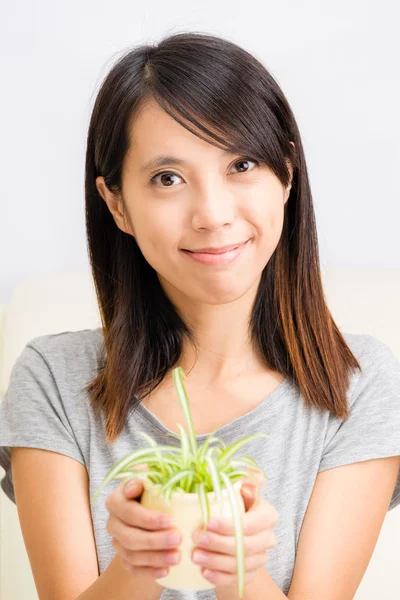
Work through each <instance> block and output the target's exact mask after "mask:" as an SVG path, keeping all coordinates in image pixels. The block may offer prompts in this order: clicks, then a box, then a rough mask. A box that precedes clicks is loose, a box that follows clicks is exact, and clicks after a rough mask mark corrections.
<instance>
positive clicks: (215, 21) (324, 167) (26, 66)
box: [0, 0, 400, 304]
mask: <svg viewBox="0 0 400 600" xmlns="http://www.w3.org/2000/svg"><path fill="white" fill-rule="evenodd" d="M1 12H2V28H1V29H2V32H1V36H0V37H1V41H0V44H1V46H0V56H1V57H2V65H1V78H0V86H1V89H0V92H1V93H0V119H1V123H0V126H1V136H0V140H1V141H0V165H1V196H0V198H1V200H0V203H1V212H0V215H1V218H0V256H1V259H0V265H1V266H0V303H3V304H4V303H7V302H8V301H9V298H10V296H11V292H12V290H13V288H14V286H15V284H16V283H17V282H18V281H19V280H21V279H23V278H25V277H26V276H30V275H33V274H37V273H42V272H46V271H52V270H63V269H68V270H70V269H75V268H86V267H89V262H88V258H87V253H86V239H85V228H84V191H83V182H84V157H85V138H86V133H87V126H88V121H89V116H90V111H91V107H92V104H93V102H94V97H95V94H96V91H97V89H98V86H99V85H100V83H101V81H102V79H103V77H104V76H105V74H106V73H107V72H108V70H109V65H110V64H111V62H112V61H113V60H114V59H115V57H116V56H117V55H118V54H119V53H120V52H123V51H125V50H126V49H128V48H129V47H131V46H134V45H137V44H139V43H144V42H156V41H158V39H160V38H161V37H163V36H164V35H166V34H168V33H173V32H178V31H189V30H197V31H202V32H210V33H214V34H217V35H221V36H223V37H227V38H229V39H231V40H232V41H234V42H237V43H239V44H241V45H242V46H244V47H245V48H246V49H248V50H249V51H251V52H252V53H253V54H255V55H256V56H257V58H259V59H261V61H262V62H263V63H264V64H265V66H266V67H267V68H268V69H270V71H271V72H272V74H273V75H274V77H276V78H277V80H278V82H279V83H280V85H281V86H282V88H283V91H284V93H285V94H286V97H287V98H288V100H289V103H290V104H291V106H292V109H293V111H294V113H295V116H296V118H297V121H298V125H299V127H300V131H301V133H302V139H303V143H304V147H305V152H306V158H307V161H308V168H309V174H310V177H311V186H312V191H313V197H314V202H315V210H316V218H317V226H318V230H319V239H320V252H321V262H322V265H323V266H333V267H343V266H348V267H363V266H365V267H378V268H382V269H383V268H391V267H392V268H393V267H400V241H399V238H400V236H399V234H398V228H399V224H400V197H399V185H398V173H399V166H398V165H399V163H400V152H399V133H400V124H399V121H400V119H399V109H398V107H399V106H400V98H399V96H400V93H399V92H400V89H399V88H400V85H399V66H398V56H399V54H400V48H399V46H400V43H399V35H398V30H399V16H400V9H399V3H398V2H397V1H396V0H383V1H380V2H375V3H370V2H365V0H364V1H363V0H352V1H349V0H336V1H335V2H330V3H328V2H318V1H317V0H308V1H300V0H293V1H292V2H289V1H287V0H274V1H273V2H272V1H268V0H259V1H255V2H248V3H243V2H236V3H235V2H228V1H227V0H219V1H218V2H216V1H215V0H213V1H212V2H211V1H209V0H202V1H201V2H200V1H198V2H187V1H183V0H182V1H178V0H169V1H168V2H160V1H156V0H153V2H146V3H144V4H143V5H141V4H139V3H137V2H134V0H129V1H125V0H119V1H118V0H113V1H112V2H111V1H108V2H101V1H99V0H85V1H84V2H82V1H81V0H80V1H78V0H68V1H67V0H64V2H61V1H57V2H54V1H53V0H35V2H31V1H30V0H23V1H17V0H16V1H14V2H8V3H4V4H3V6H2V11H1Z"/></svg>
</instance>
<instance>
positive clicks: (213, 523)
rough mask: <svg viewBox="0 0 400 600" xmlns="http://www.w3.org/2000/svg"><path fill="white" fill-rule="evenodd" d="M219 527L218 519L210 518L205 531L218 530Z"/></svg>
mask: <svg viewBox="0 0 400 600" xmlns="http://www.w3.org/2000/svg"><path fill="white" fill-rule="evenodd" d="M218 527H219V521H218V519H216V518H215V517H211V518H210V520H209V521H208V523H207V529H208V528H210V529H218Z"/></svg>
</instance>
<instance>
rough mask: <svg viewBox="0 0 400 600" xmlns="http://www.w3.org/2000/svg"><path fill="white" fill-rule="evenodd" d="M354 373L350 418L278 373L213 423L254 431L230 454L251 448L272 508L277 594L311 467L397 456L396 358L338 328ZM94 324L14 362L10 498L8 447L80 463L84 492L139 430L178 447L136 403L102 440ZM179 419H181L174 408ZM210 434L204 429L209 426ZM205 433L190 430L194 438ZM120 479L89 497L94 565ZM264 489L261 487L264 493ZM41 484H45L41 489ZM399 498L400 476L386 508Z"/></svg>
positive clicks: (285, 580) (2, 410)
mask: <svg viewBox="0 0 400 600" xmlns="http://www.w3.org/2000/svg"><path fill="white" fill-rule="evenodd" d="M343 336H344V337H345V339H346V342H347V343H348V345H349V347H350V349H351V350H352V352H353V353H354V355H355V356H356V358H357V359H358V360H359V362H360V364H361V367H362V369H363V372H362V373H360V372H359V371H355V372H353V374H352V375H351V379H350V386H349V388H348V400H349V403H350V417H349V419H348V420H347V421H343V420H342V419H337V418H336V417H333V416H332V415H331V414H330V413H329V411H320V410H317V409H315V408H312V409H310V408H307V407H306V405H305V402H304V400H303V398H302V396H301V394H300V393H299V389H298V388H297V386H295V385H293V384H292V383H290V382H289V380H288V379H285V380H284V381H283V382H282V383H281V384H280V385H279V387H278V388H276V389H275V390H274V391H273V392H272V393H271V394H270V395H269V396H267V397H266V398H265V399H264V400H263V401H262V402H261V403H260V404H259V405H258V406H256V407H255V408H254V409H252V410H250V411H249V412H248V413H246V414H245V415H242V416H240V417H238V418H236V419H234V420H233V421H231V422H229V423H226V424H225V425H224V426H222V427H220V428H219V429H217V430H216V432H215V434H216V435H217V436H218V437H221V438H222V439H223V440H224V442H225V443H226V444H228V445H230V444H232V443H233V442H234V441H235V440H236V439H238V438H242V437H244V436H246V435H249V434H252V433H255V432H259V431H262V432H265V433H267V434H268V435H270V437H269V438H258V439H256V440H253V441H252V442H250V443H248V444H247V445H245V446H244V447H243V448H242V449H241V450H240V451H239V452H238V453H237V455H236V456H237V457H240V456H243V455H250V456H252V457H253V458H254V459H255V460H256V461H257V463H258V465H259V467H260V468H261V469H262V470H263V471H264V473H265V474H266V476H267V484H266V485H264V486H263V490H264V492H263V496H264V498H265V499H266V500H268V501H269V502H270V503H271V504H272V505H273V506H274V507H275V508H276V510H277V511H278V514H279V522H278V524H277V525H276V526H275V528H274V533H275V535H276V545H275V546H274V548H272V549H270V550H268V561H267V563H266V566H265V568H266V570H267V571H268V573H269V575H270V576H271V577H272V579H273V580H274V581H275V583H276V584H277V585H278V586H279V588H280V589H281V590H282V591H283V592H284V593H285V594H286V593H287V592H288V590H289V588H290V584H291V580H292V574H293V568H294V563H295V558H296V551H297V545H298V539H299V533H300V529H301V526H302V523H303V518H304V515H305V512H306V509H307V505H308V502H309V499H310V496H311V493H312V490H313V485H314V482H315V478H316V475H317V473H318V472H320V471H324V470H325V469H331V468H333V467H337V466H339V465H345V464H350V463H355V462H358V461H363V460H368V459H373V458H383V457H387V456H394V455H397V456H399V455H400V362H399V361H398V360H397V358H396V357H395V355H394V354H393V352H392V350H391V349H390V348H389V346H387V345H386V344H385V343H383V342H382V341H380V340H379V339H377V338H376V337H374V336H372V335H368V334H349V333H343ZM102 344H103V334H102V329H101V328H98V329H94V330H91V329H85V330H82V331H76V332H71V331H66V332H63V333H58V334H50V335H44V336H40V337H36V338H34V339H33V340H31V341H30V342H29V343H27V344H26V346H25V348H24V349H23V351H22V353H21V354H20V355H19V357H18V359H17V360H16V362H15V363H14V366H13V368H12V371H11V375H10V381H9V386H8V389H7V390H6V393H5V395H4V398H3V400H2V402H1V403H0V465H1V466H2V467H3V468H4V469H5V471H6V474H5V477H3V479H2V480H1V487H2V489H3V491H4V492H5V493H6V494H7V496H8V497H9V498H10V499H11V500H12V501H13V502H15V496H14V490H13V483H12V477H11V467H10V449H9V447H10V446H26V447H32V448H43V449H46V450H52V451H55V452H60V453H62V454H65V455H67V456H70V457H72V458H74V459H75V460H77V461H79V462H80V463H82V464H83V465H84V466H85V467H86V469H87V471H88V475H89V480H90V493H91V495H92V494H94V492H95V491H96V490H97V489H98V487H99V486H100V484H101V483H102V481H103V479H104V478H105V476H106V474H107V472H108V471H109V470H110V468H111V467H112V465H113V464H114V463H115V462H116V461H118V460H119V459H121V458H122V457H123V456H126V455H127V454H129V453H130V452H132V451H134V450H136V449H138V448H142V447H143V438H142V437H141V436H140V435H138V431H144V432H146V433H147V434H149V435H151V436H152V437H153V438H154V440H155V441H156V442H157V443H160V444H171V445H174V444H175V445H179V442H178V440H176V439H173V438H172V437H170V436H167V435H166V433H172V432H171V430H169V429H167V428H166V427H165V426H164V425H163V424H162V423H161V422H160V421H159V420H158V419H157V418H156V417H155V415H153V413H151V412H150V411H149V410H148V409H147V408H146V407H145V406H144V405H143V404H139V406H138V408H137V409H136V410H135V411H131V413H130V415H129V418H128V421H127V423H126V425H125V427H124V430H123V432H122V434H121V435H120V437H119V438H118V439H117V441H116V442H115V444H114V447H110V446H109V445H108V444H107V443H106V438H105V435H104V432H103V431H104V430H103V426H104V418H103V416H101V419H95V417H94V412H93V409H92V408H91V407H90V403H89V400H88V396H87V394H86V393H85V392H84V391H83V387H84V386H85V384H86V383H88V382H89V380H91V379H92V378H93V377H94V375H95V373H96V370H97V368H98V364H99V357H100V355H99V351H100V347H101V345H102ZM181 423H182V425H183V426H185V421H184V418H183V416H182V420H181ZM210 433H211V432H210ZM206 437H207V434H203V435H198V436H197V441H198V442H199V444H202V443H203V442H204V441H205V439H206ZM118 485H120V481H119V480H114V481H113V482H111V483H110V484H109V485H108V486H107V487H106V488H105V489H104V490H103V492H102V494H101V495H100V496H99V498H98V500H97V502H96V503H94V504H93V505H92V519H93V525H94V532H95V540H96V548H97V556H98V564H99V569H100V573H102V572H103V571H104V570H105V569H106V567H107V566H108V564H109V563H110V561H111V560H112V558H113V557H114V555H115V551H114V549H113V547H112V545H111V542H112V537H111V536H110V535H109V534H108V532H107V531H106V523H107V519H108V516H109V513H108V511H107V509H106V508H105V505H104V503H105V500H106V498H107V496H108V495H109V494H110V493H111V491H112V490H113V489H115V487H117V486H118ZM266 490H267V491H266ZM43 491H45V490H43ZM398 504H400V474H399V476H398V479H397V483H396V488H395V490H394V493H393V497H392V499H391V502H390V506H389V510H391V509H393V508H394V507H395V506H397V505H398ZM192 597H193V598H194V597H195V598H196V599H201V600H214V599H215V598H216V595H215V592H214V590H213V589H212V590H202V591H197V592H196V594H195V595H193V596H192V595H191V594H186V593H185V592H181V591H177V590H168V589H167V588H165V589H164V591H163V593H162V596H161V598H162V600H183V599H186V598H192Z"/></svg>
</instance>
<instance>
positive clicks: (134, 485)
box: [124, 477, 144, 498]
mask: <svg viewBox="0 0 400 600" xmlns="http://www.w3.org/2000/svg"><path fill="white" fill-rule="evenodd" d="M143 489H144V486H143V481H142V480H141V479H138V478H137V477H135V478H134V479H130V480H129V481H128V482H127V483H126V484H125V486H124V493H125V496H126V497H127V498H137V497H138V496H141V495H142V493H143Z"/></svg>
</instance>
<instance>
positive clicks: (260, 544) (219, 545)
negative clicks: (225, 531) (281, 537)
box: [195, 529, 276, 556]
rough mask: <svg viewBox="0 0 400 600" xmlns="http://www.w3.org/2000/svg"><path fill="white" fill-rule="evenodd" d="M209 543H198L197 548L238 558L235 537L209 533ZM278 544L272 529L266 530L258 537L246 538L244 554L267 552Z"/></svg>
mask: <svg viewBox="0 0 400 600" xmlns="http://www.w3.org/2000/svg"><path fill="white" fill-rule="evenodd" d="M207 537H208V540H209V541H208V543H204V542H200V541H199V542H196V545H195V548H199V549H200V550H204V551H207V552H221V553H223V554H228V555H232V556H236V540H235V537H234V536H233V535H220V534H218V533H214V532H209V533H207ZM275 544H276V537H275V534H274V532H273V531H272V530H271V529H266V530H264V531H261V532H259V533H258V534H256V535H250V536H249V535H245V536H244V553H245V554H248V555H249V556H251V555H252V554H257V553H258V552H265V550H267V549H268V548H273V547H274V546H275Z"/></svg>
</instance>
